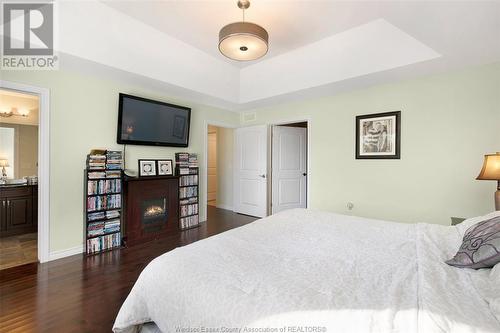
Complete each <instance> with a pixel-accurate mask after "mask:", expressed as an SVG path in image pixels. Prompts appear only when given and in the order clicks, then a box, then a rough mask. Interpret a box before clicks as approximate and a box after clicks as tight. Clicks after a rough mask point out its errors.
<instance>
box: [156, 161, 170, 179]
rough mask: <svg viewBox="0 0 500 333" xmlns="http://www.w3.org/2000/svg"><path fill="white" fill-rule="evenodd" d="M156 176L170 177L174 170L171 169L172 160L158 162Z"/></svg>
mask: <svg viewBox="0 0 500 333" xmlns="http://www.w3.org/2000/svg"><path fill="white" fill-rule="evenodd" d="M156 162H157V164H158V176H172V175H173V174H174V170H173V168H172V160H158V161H156Z"/></svg>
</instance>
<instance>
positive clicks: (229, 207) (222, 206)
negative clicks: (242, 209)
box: [215, 204, 233, 211]
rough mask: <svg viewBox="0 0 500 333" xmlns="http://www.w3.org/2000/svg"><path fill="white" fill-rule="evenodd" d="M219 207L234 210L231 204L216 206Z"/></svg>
mask: <svg viewBox="0 0 500 333" xmlns="http://www.w3.org/2000/svg"><path fill="white" fill-rule="evenodd" d="M215 207H217V208H220V209H225V210H230V211H233V206H229V205H223V204H222V205H217V206H215Z"/></svg>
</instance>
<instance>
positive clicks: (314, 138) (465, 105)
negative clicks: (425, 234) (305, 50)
mask: <svg viewBox="0 0 500 333" xmlns="http://www.w3.org/2000/svg"><path fill="white" fill-rule="evenodd" d="M395 110H401V111H402V116H401V121H402V124H401V128H402V138H401V159H400V160H356V159H355V158H354V154H355V152H354V145H355V144H354V140H355V116H356V115H362V114H370V113H377V112H387V111H395ZM250 112H256V121H254V122H246V123H245V122H242V125H244V126H251V125H255V124H268V123H273V122H280V121H284V120H302V119H306V118H309V119H310V121H311V122H310V124H311V128H310V131H311V134H310V140H311V142H310V152H309V153H310V186H311V188H310V203H311V207H312V208H317V209H325V210H330V211H335V212H339V213H347V214H353V215H360V216H367V217H373V218H379V219H386V220H392V221H400V222H431V223H438V224H449V223H450V217H451V216H464V217H469V216H474V215H479V214H484V213H486V212H489V211H492V210H494V205H493V193H494V191H495V187H496V184H495V183H494V182H487V181H476V180H475V177H476V176H477V175H478V173H479V171H480V168H481V165H482V160H483V155H484V154H486V153H491V152H495V151H499V150H500V63H497V64H493V65H488V66H483V67H479V68H473V69H469V70H464V71H460V72H453V73H449V74H443V75H436V76H431V77H424V78H420V79H417V80H411V81H404V82H398V83H394V84H387V85H380V86H374V87H371V88H368V89H364V90H358V91H354V92H350V93H344V94H341V95H336V96H331V97H327V98H320V99H314V100H304V101H301V102H297V103H290V104H282V105H279V106H272V107H266V108H259V109H256V110H251V111H250ZM242 119H243V117H242ZM347 202H353V203H354V209H353V210H352V211H351V212H349V211H348V209H347V207H346V204H347Z"/></svg>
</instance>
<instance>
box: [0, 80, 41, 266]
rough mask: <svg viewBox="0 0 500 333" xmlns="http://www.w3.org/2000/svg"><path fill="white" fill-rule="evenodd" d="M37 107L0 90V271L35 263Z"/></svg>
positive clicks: (29, 97)
mask: <svg viewBox="0 0 500 333" xmlns="http://www.w3.org/2000/svg"><path fill="white" fill-rule="evenodd" d="M39 105H40V100H39V96H37V95H33V94H27V93H22V92H18V91H13V90H7V89H0V269H6V268H10V267H14V266H19V265H23V264H27V263H32V262H36V261H38V241H37V238H38V235H37V230H38V138H39V134H38V132H39Z"/></svg>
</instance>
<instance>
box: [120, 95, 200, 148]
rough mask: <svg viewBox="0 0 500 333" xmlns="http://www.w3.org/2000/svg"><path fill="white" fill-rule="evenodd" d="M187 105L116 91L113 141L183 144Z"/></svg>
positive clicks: (185, 141)
mask: <svg viewBox="0 0 500 333" xmlns="http://www.w3.org/2000/svg"><path fill="white" fill-rule="evenodd" d="M190 118H191V109H190V108H187V107H184V106H178V105H173V104H168V103H163V102H158V101H153V100H150V99H146V98H142V97H137V96H131V95H126V94H120V98H119V109H118V138H117V142H118V143H122V144H133V145H151V146H171V147H187V146H188V143H189V122H190Z"/></svg>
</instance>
